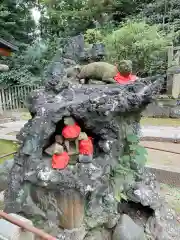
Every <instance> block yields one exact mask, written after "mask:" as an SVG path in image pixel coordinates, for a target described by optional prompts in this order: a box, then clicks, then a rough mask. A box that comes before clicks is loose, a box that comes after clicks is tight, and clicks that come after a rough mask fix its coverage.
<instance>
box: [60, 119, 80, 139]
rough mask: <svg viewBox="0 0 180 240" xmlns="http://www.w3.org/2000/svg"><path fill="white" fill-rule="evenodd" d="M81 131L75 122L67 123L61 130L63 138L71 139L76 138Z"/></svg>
mask: <svg viewBox="0 0 180 240" xmlns="http://www.w3.org/2000/svg"><path fill="white" fill-rule="evenodd" d="M80 132H81V128H80V127H79V126H78V124H77V123H75V124H74V125H67V126H65V127H64V128H63V130H62V135H63V137H64V138H68V139H73V138H77V137H78V136H79V134H80Z"/></svg>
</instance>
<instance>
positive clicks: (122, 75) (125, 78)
mask: <svg viewBox="0 0 180 240" xmlns="http://www.w3.org/2000/svg"><path fill="white" fill-rule="evenodd" d="M118 69H119V72H118V73H117V74H116V76H115V77H114V80H115V81H116V82H118V83H119V84H127V83H129V82H134V81H136V80H137V79H138V78H137V76H136V75H133V74H132V62H131V61H130V60H123V61H120V63H119V64H118Z"/></svg>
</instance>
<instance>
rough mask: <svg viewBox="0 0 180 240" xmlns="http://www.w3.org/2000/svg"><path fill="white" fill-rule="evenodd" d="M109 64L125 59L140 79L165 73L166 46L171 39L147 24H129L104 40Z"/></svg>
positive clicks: (155, 27) (125, 24)
mask: <svg viewBox="0 0 180 240" xmlns="http://www.w3.org/2000/svg"><path fill="white" fill-rule="evenodd" d="M104 42H105V45H106V50H107V61H109V62H111V63H118V62H119V61H120V60H123V59H130V60H132V62H133V67H134V72H135V73H136V74H138V75H139V76H146V75H149V74H151V75H152V74H156V73H157V72H158V73H163V72H164V71H165V70H166V67H167V66H166V55H167V46H168V45H169V44H170V43H171V36H168V35H165V33H164V32H162V31H159V30H158V27H157V26H155V25H153V26H150V25H148V24H146V23H145V22H134V21H128V22H126V23H124V24H123V25H122V27H121V28H119V29H118V30H116V31H113V32H112V33H111V34H109V35H108V36H107V37H106V38H105V40H104Z"/></svg>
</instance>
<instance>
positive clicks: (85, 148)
mask: <svg viewBox="0 0 180 240" xmlns="http://www.w3.org/2000/svg"><path fill="white" fill-rule="evenodd" d="M79 153H80V154H83V155H92V154H93V143H92V138H91V137H88V139H85V140H80V141H79Z"/></svg>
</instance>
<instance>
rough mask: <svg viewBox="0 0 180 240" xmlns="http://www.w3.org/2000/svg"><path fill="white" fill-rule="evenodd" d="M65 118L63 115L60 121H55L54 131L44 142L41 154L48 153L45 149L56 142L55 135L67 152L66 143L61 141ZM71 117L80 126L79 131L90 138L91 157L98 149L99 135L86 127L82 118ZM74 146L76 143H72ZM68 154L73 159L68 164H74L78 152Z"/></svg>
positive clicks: (94, 155)
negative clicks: (91, 145) (91, 146)
mask: <svg viewBox="0 0 180 240" xmlns="http://www.w3.org/2000/svg"><path fill="white" fill-rule="evenodd" d="M65 118H66V116H64V117H63V118H62V119H61V120H60V121H58V122H57V123H56V128H55V131H54V133H53V134H52V135H51V136H50V137H49V139H48V141H47V142H46V144H45V146H44V148H43V154H44V155H45V156H47V155H48V154H47V151H46V149H48V148H50V147H51V146H52V145H53V144H55V143H57V136H58V137H59V138H61V139H62V143H61V145H62V147H63V149H65V151H67V152H68V150H67V148H66V145H65V144H64V142H63V141H64V137H63V136H62V131H63V129H64V127H65V126H66V124H65ZM72 118H73V120H74V122H75V123H76V124H77V125H78V126H79V127H80V132H81V133H85V134H86V135H87V137H88V138H91V139H92V144H93V157H96V155H97V154H98V153H99V151H100V150H99V147H98V146H99V145H98V141H99V140H100V137H99V136H98V135H97V134H95V133H94V132H93V129H90V128H88V127H86V124H85V123H84V121H83V119H80V118H77V117H72ZM74 141H75V140H74ZM77 141H78V142H79V140H77ZM72 142H73V141H72ZM71 144H73V143H71ZM71 146H72V145H71ZM75 146H76V145H74V148H75ZM75 150H77V152H78V149H77V148H76V149H75ZM68 154H69V152H68ZM49 155H50V154H49ZM69 155H70V156H71V157H70V158H71V159H73V161H70V163H69V164H71V163H73V164H74V163H75V162H78V160H77V159H78V156H79V153H76V154H75V153H74V154H72V153H71V154H69Z"/></svg>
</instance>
